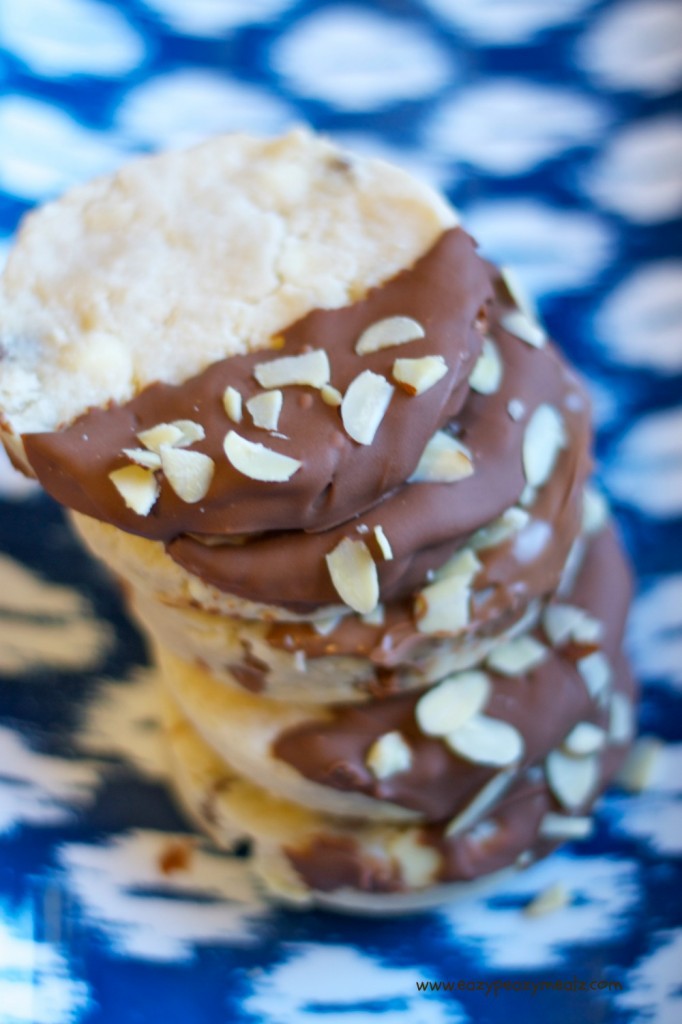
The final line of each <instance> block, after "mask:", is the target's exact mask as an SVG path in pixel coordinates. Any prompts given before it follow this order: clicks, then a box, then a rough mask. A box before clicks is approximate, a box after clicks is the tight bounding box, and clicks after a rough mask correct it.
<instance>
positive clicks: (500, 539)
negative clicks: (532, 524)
mask: <svg viewBox="0 0 682 1024" xmlns="http://www.w3.org/2000/svg"><path fill="white" fill-rule="evenodd" d="M529 519H530V516H529V514H528V512H526V510H525V509H523V508H516V506H513V507H512V508H508V509H506V511H505V512H503V513H502V515H501V516H500V517H499V518H498V519H494V520H493V522H492V523H489V524H488V525H487V526H483V527H481V529H480V530H477V531H476V533H475V534H474V535H473V537H472V538H471V539H470V541H469V544H470V546H471V547H472V548H473V549H474V551H485V550H487V549H488V548H494V547H497V545H498V544H504V543H505V542H506V541H508V540H510V539H511V538H512V537H513V536H514V534H516V533H518V532H519V530H522V529H523V527H524V526H526V525H527V524H528V521H529Z"/></svg>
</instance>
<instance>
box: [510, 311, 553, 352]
mask: <svg viewBox="0 0 682 1024" xmlns="http://www.w3.org/2000/svg"><path fill="white" fill-rule="evenodd" d="M500 323H501V324H502V326H503V327H504V329H505V331H509V333H510V334H514V335H516V337H517V338H520V339H521V341H525V342H526V344H527V345H530V346H531V347H532V348H542V347H543V345H544V344H545V342H546V341H547V335H546V334H545V332H544V330H543V329H542V327H541V326H540V324H539V323H537V321H535V320H531V318H530V317H528V316H526V314H525V313H522V312H521V310H520V309H513V310H512V311H511V312H510V313H505V315H504V316H503V317H502V318H501V320H500Z"/></svg>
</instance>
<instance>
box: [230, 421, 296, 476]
mask: <svg viewBox="0 0 682 1024" xmlns="http://www.w3.org/2000/svg"><path fill="white" fill-rule="evenodd" d="M223 448H224V449H225V454H226V455H227V458H228V459H229V461H230V462H231V464H232V465H233V466H234V468H235V469H236V470H238V471H239V472H240V473H243V474H244V476H248V477H250V478H251V479H252V480H263V481H266V482H268V483H282V482H283V481H284V480H289V479H290V478H291V477H292V476H293V475H294V473H296V472H298V470H299V469H300V468H301V466H302V463H301V462H299V461H298V459H292V458H290V456H288V455H281V454H280V453H279V452H274V451H272V449H271V448H266V447H265V445H262V444H256V443H255V442H253V441H247V439H246V438H245V437H241V436H240V435H239V434H237V433H235V431H234V430H231V431H230V432H229V434H228V435H227V437H226V438H225V441H224V442H223Z"/></svg>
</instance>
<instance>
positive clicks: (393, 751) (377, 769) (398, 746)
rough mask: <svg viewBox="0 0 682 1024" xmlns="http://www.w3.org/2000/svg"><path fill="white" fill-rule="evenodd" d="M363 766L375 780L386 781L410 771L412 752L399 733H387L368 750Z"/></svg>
mask: <svg viewBox="0 0 682 1024" xmlns="http://www.w3.org/2000/svg"><path fill="white" fill-rule="evenodd" d="M365 764H366V765H367V767H368V768H369V769H370V771H371V772H372V774H373V775H374V776H376V778H377V779H388V778H390V776H391V775H396V774H397V773H398V772H407V771H409V770H410V767H411V766H412V751H411V750H410V748H409V746H408V745H407V743H406V742H405V740H404V738H403V736H402V735H401V734H400V733H399V732H387V733H384V735H383V736H380V737H379V739H378V740H376V741H375V742H374V743H373V744H372V746H371V747H370V748H369V751H368V752H367V757H366V758H365Z"/></svg>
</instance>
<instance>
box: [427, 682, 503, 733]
mask: <svg viewBox="0 0 682 1024" xmlns="http://www.w3.org/2000/svg"><path fill="white" fill-rule="evenodd" d="M489 697H490V680H489V679H488V676H487V675H486V674H485V672H460V673H459V674H458V675H455V676H450V677H449V678H448V679H445V680H443V682H442V683H438V685H437V686H432V687H431V689H429V690H427V691H426V693H425V694H424V696H423V697H421V698H420V699H419V701H418V702H417V706H416V707H415V711H414V714H415V718H416V720H417V725H418V726H419V728H420V729H421V731H422V732H423V733H424V734H425V735H426V736H447V735H448V733H451V732H454V730H455V729H458V728H460V726H462V725H464V723H465V722H468V720H469V719H470V718H471V717H472V715H476V714H478V712H479V711H482V710H483V708H484V707H485V705H486V703H487V702H488V698H489Z"/></svg>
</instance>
